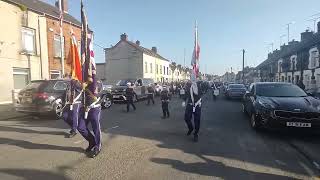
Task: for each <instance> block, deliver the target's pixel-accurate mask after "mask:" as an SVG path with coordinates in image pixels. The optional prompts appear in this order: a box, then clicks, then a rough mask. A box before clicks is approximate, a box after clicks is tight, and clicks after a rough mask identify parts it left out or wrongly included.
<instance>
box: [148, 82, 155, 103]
mask: <svg viewBox="0 0 320 180" xmlns="http://www.w3.org/2000/svg"><path fill="white" fill-rule="evenodd" d="M147 91H148V103H147V105H149V104H150V101H152V104H154V93H155V91H154V88H153V87H152V85H151V84H149V86H148V88H147Z"/></svg>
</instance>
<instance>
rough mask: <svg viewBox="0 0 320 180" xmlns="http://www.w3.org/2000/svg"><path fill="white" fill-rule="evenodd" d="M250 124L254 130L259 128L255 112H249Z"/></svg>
mask: <svg viewBox="0 0 320 180" xmlns="http://www.w3.org/2000/svg"><path fill="white" fill-rule="evenodd" d="M250 125H251V127H252V129H254V130H259V128H260V124H259V121H258V119H257V116H256V114H255V113H251V117H250Z"/></svg>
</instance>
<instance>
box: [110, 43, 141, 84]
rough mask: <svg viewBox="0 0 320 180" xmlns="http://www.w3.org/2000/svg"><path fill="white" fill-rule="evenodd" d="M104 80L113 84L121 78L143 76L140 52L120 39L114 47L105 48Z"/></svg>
mask: <svg viewBox="0 0 320 180" xmlns="http://www.w3.org/2000/svg"><path fill="white" fill-rule="evenodd" d="M105 56H106V72H105V73H106V80H107V83H110V84H115V83H117V81H119V80H121V79H130V78H131V79H135V78H142V77H143V67H142V66H143V61H142V57H143V55H142V52H140V51H138V50H136V49H135V48H134V47H132V46H131V45H129V44H128V43H126V42H125V41H120V43H119V44H118V45H117V46H115V47H114V48H111V49H108V50H106V54H105Z"/></svg>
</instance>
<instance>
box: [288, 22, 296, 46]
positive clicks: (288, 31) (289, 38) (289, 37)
mask: <svg viewBox="0 0 320 180" xmlns="http://www.w3.org/2000/svg"><path fill="white" fill-rule="evenodd" d="M294 23H295V22H294V21H292V22H290V23H288V24H286V25H287V30H288V44H289V41H290V25H292V24H294Z"/></svg>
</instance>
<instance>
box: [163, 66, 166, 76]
mask: <svg viewBox="0 0 320 180" xmlns="http://www.w3.org/2000/svg"><path fill="white" fill-rule="evenodd" d="M163 74H164V75H166V67H165V66H163Z"/></svg>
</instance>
